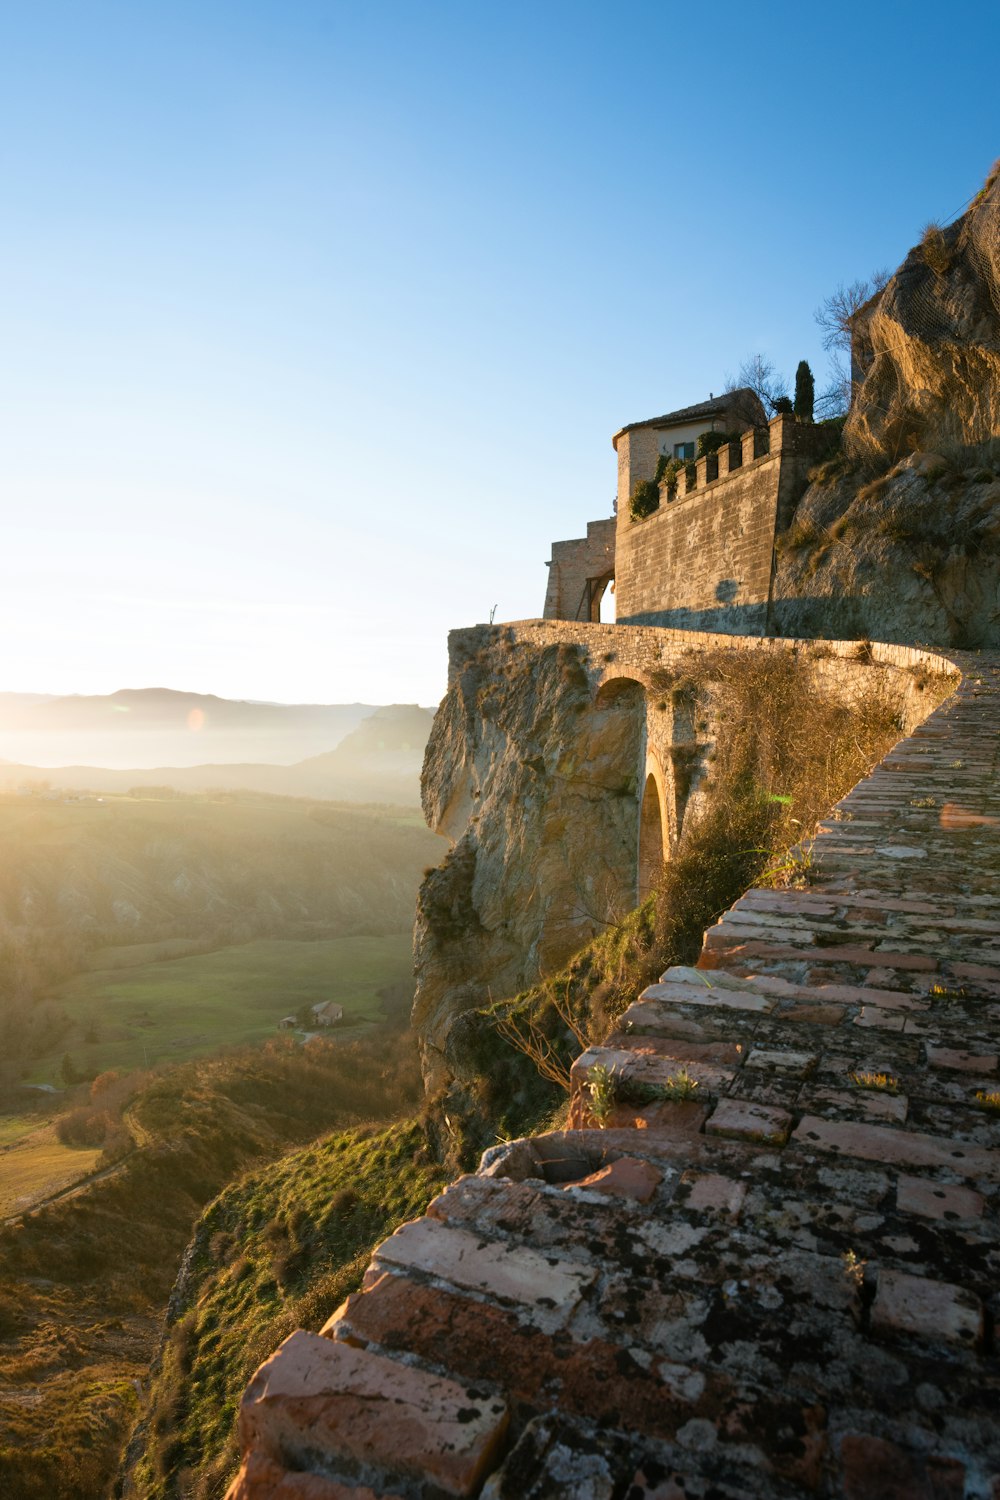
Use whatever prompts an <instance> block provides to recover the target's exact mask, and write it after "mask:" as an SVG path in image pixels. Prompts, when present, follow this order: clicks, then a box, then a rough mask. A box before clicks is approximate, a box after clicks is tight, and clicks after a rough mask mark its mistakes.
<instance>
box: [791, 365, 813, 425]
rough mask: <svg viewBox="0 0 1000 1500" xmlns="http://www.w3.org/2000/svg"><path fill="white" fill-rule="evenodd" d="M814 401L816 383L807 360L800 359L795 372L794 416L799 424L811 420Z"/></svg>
mask: <svg viewBox="0 0 1000 1500" xmlns="http://www.w3.org/2000/svg"><path fill="white" fill-rule="evenodd" d="M815 399H816V382H815V380H814V379H813V372H812V370H810V368H809V364H808V361H807V360H804V359H800V360H799V367H798V369H797V370H796V371H795V415H796V417H797V418H798V420H799V421H800V422H811V421H812V419H813V402H814V401H815Z"/></svg>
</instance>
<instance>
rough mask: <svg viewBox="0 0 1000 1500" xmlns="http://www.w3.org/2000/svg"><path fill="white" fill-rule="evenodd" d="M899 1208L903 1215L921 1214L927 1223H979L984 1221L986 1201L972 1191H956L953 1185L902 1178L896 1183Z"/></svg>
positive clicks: (925, 1178)
mask: <svg viewBox="0 0 1000 1500" xmlns="http://www.w3.org/2000/svg"><path fill="white" fill-rule="evenodd" d="M896 1206H897V1208H900V1209H902V1211H903V1213H907V1214H920V1215H921V1216H922V1217H923V1218H925V1219H978V1218H981V1217H982V1212H983V1197H982V1194H981V1193H977V1192H974V1191H973V1189H972V1188H964V1187H956V1186H955V1184H954V1183H950V1182H935V1181H934V1179H933V1178H930V1177H905V1176H903V1177H900V1178H898V1179H897V1182H896Z"/></svg>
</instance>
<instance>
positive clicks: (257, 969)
mask: <svg viewBox="0 0 1000 1500" xmlns="http://www.w3.org/2000/svg"><path fill="white" fill-rule="evenodd" d="M164 950H166V951H164ZM171 952H176V947H174V946H172V945H170V944H156V943H142V944H134V945H132V946H131V947H129V946H125V947H120V948H110V949H108V948H105V949H101V950H99V952H98V953H97V954H95V955H94V956H93V958H92V960H91V961H92V963H94V964H101V965H102V967H94V968H92V969H90V970H89V971H88V972H87V973H85V974H80V975H77V976H76V977H75V978H73V979H71V980H69V981H67V983H66V984H64V985H61V986H60V987H59V988H58V989H57V990H56V991H55V992H54V998H55V999H56V1000H57V1001H58V1002H59V1004H60V1005H61V1006H62V1007H63V1009H64V1010H65V1011H66V1013H67V1015H68V1016H69V1017H70V1019H71V1020H72V1021H73V1023H74V1025H73V1030H72V1032H71V1034H70V1036H69V1037H68V1038H66V1039H65V1041H64V1042H63V1043H62V1044H61V1045H60V1047H59V1050H58V1053H53V1054H52V1055H50V1056H47V1057H45V1058H43V1059H41V1060H40V1061H39V1062H38V1063H37V1064H36V1065H35V1067H34V1068H33V1069H32V1071H31V1073H30V1075H29V1081H30V1082H33V1083H55V1084H59V1083H60V1082H61V1078H60V1066H61V1062H62V1058H63V1056H64V1054H66V1053H68V1054H69V1056H70V1058H71V1059H72V1062H73V1065H74V1067H75V1068H76V1069H77V1071H78V1072H81V1073H84V1072H85V1073H87V1074H92V1073H95V1072H103V1071H104V1070H105V1069H106V1068H120V1069H123V1070H127V1069H131V1068H143V1067H152V1066H153V1065H154V1064H155V1063H159V1062H181V1061H184V1060H186V1059H188V1058H192V1057H200V1056H204V1055H206V1054H208V1053H211V1052H215V1051H216V1050H217V1049H218V1048H219V1047H225V1046H234V1045H243V1044H246V1043H248V1042H261V1041H264V1040H265V1039H266V1038H268V1037H273V1036H276V1035H278V1034H279V1033H278V1022H279V1021H280V1020H281V1018H282V1016H285V1015H287V1014H289V1013H290V1012H294V1011H296V1010H297V1009H298V1008H299V1006H300V1005H304V1004H310V1005H312V1004H316V1003H317V1002H319V1001H321V1000H335V1001H336V1002H337V1003H338V1004H339V1005H342V1006H343V1007H344V1013H345V1024H344V1025H343V1026H341V1027H338V1028H336V1029H335V1030H334V1031H332V1032H331V1033H330V1035H332V1036H341V1035H343V1034H344V1030H345V1027H346V1026H348V1025H349V1024H350V1023H351V1022H366V1021H374V1020H377V1019H379V1017H380V1015H381V1011H380V1007H379V1000H378V994H377V992H378V990H379V989H381V988H382V987H383V986H385V985H389V984H398V983H399V982H400V981H405V980H408V979H409V976H410V972H411V964H412V960H411V956H410V936H409V934H408V933H395V934H392V935H390V936H384V937H341V938H331V939H326V940H321V941H315V942H295V941H288V940H272V939H268V940H259V941H257V942H251V943H240V944H237V945H235V946H232V947H226V948H219V949H216V950H215V951H213V952H209V953H198V954H188V955H185V956H182V957H172V956H169V955H170V954H171Z"/></svg>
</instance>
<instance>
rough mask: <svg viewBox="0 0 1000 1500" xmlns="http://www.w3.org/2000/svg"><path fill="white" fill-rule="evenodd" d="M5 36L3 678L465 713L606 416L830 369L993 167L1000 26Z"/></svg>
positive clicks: (28, 32)
mask: <svg viewBox="0 0 1000 1500" xmlns="http://www.w3.org/2000/svg"><path fill="white" fill-rule="evenodd" d="M4 19H5V27H4V31H5V38H4V50H3V57H2V59H0V125H2V134H0V138H2V139H3V141H4V142H5V150H4V151H3V153H2V155H0V188H2V191H3V198H4V204H5V210H6V212H5V233H4V236H3V240H2V242H0V271H2V276H3V285H4V287H5V290H6V293H7V295H6V297H5V299H4V308H3V314H2V333H3V347H4V351H5V355H6V358H5V359H4V360H3V363H2V367H0V402H2V410H3V413H4V419H5V420H4V428H5V435H4V442H3V444H2V445H0V485H2V488H3V491H4V493H5V495H7V496H8V497H9V499H8V525H7V534H6V538H5V541H6V546H5V548H4V550H3V556H2V559H0V628H2V630H3V633H4V638H5V639H6V641H7V642H8V645H9V649H8V651H7V653H6V660H5V669H4V672H3V674H2V677H0V689H5V690H16V691H24V692H31V691H34V692H42V693H53V694H62V693H108V692H112V691H114V690H115V689H117V688H119V687H121V686H122V685H123V684H130V685H133V686H144V685H150V684H154V683H160V684H166V685H167V686H169V687H172V688H178V689H186V690H191V691H200V692H214V693H218V694H220V695H222V696H225V697H231V698H247V699H258V700H261V699H263V700H274V701H279V702H286V703H288V702H298V703H349V702H353V701H362V702H367V703H391V702H399V701H403V702H411V703H412V702H414V701H418V702H420V703H424V704H429V703H434V702H436V701H437V700H438V699H439V698H440V696H441V694H442V692H443V690H444V684H445V662H446V634H447V630H448V628H449V627H452V626H457V625H466V624H471V623H473V622H474V621H476V620H486V619H487V618H488V617H489V615H490V611H491V609H492V608H493V607H494V606H496V610H497V618H498V619H500V620H503V619H517V618H523V617H526V616H534V615H537V614H538V613H539V612H540V609H541V602H542V598H543V595H544V588H545V567H544V562H545V559H546V557H547V556H548V552H549V546H550V543H551V541H552V540H553V539H555V538H558V537H567V536H574V535H579V534H581V532H582V529H583V527H584V525H585V523H586V521H587V520H588V519H594V518H597V517H599V516H602V515H607V514H609V513H610V510H611V500H612V495H613V492H614V455H613V452H612V449H611V444H610V436H611V433H612V432H613V431H614V430H615V429H616V428H617V427H618V426H620V425H622V424H623V423H625V422H628V421H632V420H636V419H638V418H642V417H645V416H649V415H653V414H654V413H656V412H659V411H665V410H669V409H670V408H671V407H673V406H678V405H682V404H686V403H687V402H689V401H693V400H699V399H703V398H704V397H706V396H707V395H708V393H709V391H713V390H714V391H718V390H719V389H720V388H721V386H722V384H723V382H724V378H725V375H726V374H727V372H731V371H733V370H735V369H736V367H737V366H738V364H739V362H740V360H741V359H742V358H743V357H744V356H745V355H747V354H748V353H750V352H753V351H756V350H760V351H763V352H765V353H766V354H768V355H769V356H770V357H771V358H772V359H774V361H775V362H776V363H777V364H778V365H779V367H781V368H782V369H784V370H786V371H788V372H791V371H792V370H794V367H795V364H796V362H797V361H798V360H799V359H800V358H803V357H805V358H808V359H809V360H810V362H811V363H812V365H813V368H814V369H815V370H816V372H817V376H818V377H819V378H820V380H822V372H823V369H824V357H823V354H822V351H821V349H820V340H819V334H818V330H817V329H816V327H815V326H814V324H813V321H812V314H813V311H814V309H815V307H816V306H817V305H818V303H819V302H820V301H821V300H822V298H823V297H824V296H825V295H826V294H827V293H828V292H830V291H832V290H833V288H834V287H835V286H836V285H837V283H838V282H841V281H850V280H852V279H854V278H856V277H861V276H865V275H867V274H868V273H869V272H870V271H871V270H872V268H873V267H875V266H878V265H889V266H894V265H896V264H897V263H898V262H899V260H900V259H901V258H902V256H903V255H904V254H905V252H906V250H907V249H908V247H909V246H910V245H911V244H912V243H913V242H914V240H915V239H916V238H917V237H918V236H919V233H920V230H921V228H922V226H923V224H924V222H925V221H926V220H927V219H930V218H936V219H939V220H942V221H946V220H948V219H950V218H951V217H953V216H954V215H955V214H956V213H957V212H959V211H960V209H961V208H962V207H963V205H964V202H965V200H966V199H968V198H969V197H970V196H971V195H972V194H973V193H974V192H975V190H976V189H977V187H978V186H979V184H980V182H981V180H982V178H983V176H984V174H985V172H986V170H987V169H988V167H989V165H990V162H991V160H992V159H993V157H994V156H995V155H996V154H997V151H998V149H1000V148H998V143H997V140H996V137H995V134H994V133H993V132H995V119H994V113H995V112H994V108H993V99H994V97H995V87H994V80H993V76H992V75H993V71H994V62H993V59H994V55H995V51H996V48H995V45H991V44H995V43H996V42H997V41H1000V15H998V14H997V13H995V12H990V11H989V10H988V9H987V8H985V7H982V6H981V5H975V6H966V7H963V6H962V5H961V4H960V5H959V7H958V10H957V12H954V11H953V12H950V13H949V25H950V26H951V27H952V28H953V29H954V30H955V34H956V35H958V34H961V33H962V32H963V31H966V32H971V34H973V35H974V37H975V45H974V46H966V45H962V46H957V45H956V46H946V45H942V40H941V34H940V17H939V14H938V12H937V10H932V9H931V7H930V6H929V5H927V4H917V5H915V6H911V7H909V8H908V10H907V12H906V16H905V22H904V21H902V20H901V18H900V15H899V14H898V13H897V12H896V8H895V7H885V8H883V9H882V10H881V11H880V10H878V9H873V8H872V7H870V6H864V7H862V6H861V5H860V4H858V3H854V0H852V3H848V4H846V5H844V6H841V7H840V8H839V9H838V11H837V13H836V16H833V15H832V14H830V13H827V12H825V11H816V10H810V9H809V8H803V7H801V6H798V5H796V6H792V5H790V4H779V5H778V6H777V7H772V8H771V9H770V10H769V11H768V13H767V16H766V18H765V17H764V16H763V15H761V16H760V17H758V18H755V17H753V16H749V17H748V15H747V13H746V11H745V8H743V7H737V6H736V5H735V4H733V3H732V0H723V3H721V4H719V5H717V6H716V7H714V8H713V11H712V13H711V18H710V20H705V19H701V18H698V19H694V20H693V19H692V17H691V15H690V13H689V12H687V11H684V10H681V9H679V8H677V7H668V6H663V5H657V4H653V3H627V4H625V5H624V6H616V7H614V8H612V7H610V6H607V5H602V4H589V5H588V4H573V5H570V4H568V3H564V0H551V3H550V4H548V5H546V6H545V7H538V6H535V5H531V4H528V3H526V0H514V3H511V4H508V5H506V6H505V7H503V8H502V9H499V10H498V9H496V8H492V9H490V8H483V7H471V6H468V5H463V4H460V3H451V0H445V3H436V4H434V5H433V6H430V7H428V6H427V5H418V4H416V3H415V0H398V3H391V4H390V3H387V0H381V3H376V4H374V5H371V6H367V7H360V6H357V5H354V4H349V3H346V0H337V3H327V0H296V4H295V5H294V6H291V7H289V6H288V5H286V4H280V3H278V0H256V3H255V0H248V3H240V4H236V3H235V0H219V3H216V4H213V5H212V6H209V7H206V6H204V5H196V4H195V3H193V0H177V3H175V4H173V5H171V6H169V7H168V6H165V5H159V6H157V5H154V6H151V7H140V8H137V7H135V6H134V5H131V4H128V3H124V0H115V3H112V0H94V3H93V4H90V5H88V6H86V7H81V6H79V5H77V4H73V3H70V0H38V3H36V4H34V5H32V6H23V7H9V8H8V10H7V13H6V14H5V18H4ZM918 79H926V80H933V94H934V98H935V101H938V102H937V103H936V104H935V107H933V108H929V107H928V108H920V107H916V106H915V101H916V98H917V85H916V83H915V80H918ZM873 80H877V83H876V82H873ZM927 87H928V88H930V87H931V85H930V83H929V82H928V84H927ZM15 143H16V144H15Z"/></svg>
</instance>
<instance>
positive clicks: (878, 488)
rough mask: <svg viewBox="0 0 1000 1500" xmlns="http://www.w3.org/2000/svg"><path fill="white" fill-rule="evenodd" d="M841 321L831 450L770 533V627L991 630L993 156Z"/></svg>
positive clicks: (945, 635) (998, 551)
mask: <svg viewBox="0 0 1000 1500" xmlns="http://www.w3.org/2000/svg"><path fill="white" fill-rule="evenodd" d="M853 333H854V366H855V375H856V377H859V378H858V379H857V380H856V386H855V393H854V400H853V404H852V407H851V411H850V414H849V416H848V418H847V422H846V424H845V428H844V451H843V453H842V454H841V455H840V456H839V457H838V458H836V459H835V460H833V461H832V462H830V463H827V464H824V465H821V466H819V468H818V469H816V470H813V471H812V474H811V476H810V478H811V480H812V482H811V483H810V485H809V487H808V489H807V490H806V492H805V494H804V495H803V497H802V499H801V500H800V502H799V504H798V506H797V508H796V510H795V514H794V516H793V517H792V519H791V524H790V525H789V526H788V528H787V530H786V531H785V532H784V533H783V534H781V535H779V536H778V538H777V545H776V555H777V562H776V568H775V571H774V576H773V579H772V591H771V593H772V598H771V628H772V629H774V630H776V631H779V632H781V633H783V634H785V635H817V636H823V635H833V636H845V635H864V636H868V637H870V638H872V639H877V640H884V641H908V642H914V643H923V644H931V645H942V646H952V647H956V646H957V647H991V646H995V645H997V644H1000V170H997V169H995V170H994V173H993V174H992V175H991V177H990V178H989V180H988V181H987V184H986V186H985V187H984V188H983V190H982V192H981V193H980V194H979V195H978V197H977V199H976V201H975V202H974V204H973V206H972V207H971V208H970V209H969V211H968V213H966V214H965V215H964V216H963V217H962V218H961V219H959V220H958V221H957V222H956V223H955V224H952V225H951V226H949V227H948V228H947V229H939V228H936V227H933V226H931V227H929V228H928V229H927V230H926V231H925V233H924V236H923V239H922V240H921V242H920V244H918V245H916V246H914V248H913V249H912V250H911V251H910V253H909V255H908V256H907V257H906V259H905V261H904V262H903V264H902V265H901V266H900V268H899V270H898V271H897V272H896V274H895V275H894V276H893V277H892V278H891V280H890V281H889V282H888V284H887V286H886V287H885V290H884V291H883V292H882V293H881V294H880V295H879V296H878V297H876V298H874V299H873V300H872V301H871V302H870V303H869V304H868V305H867V306H866V307H865V308H863V309H862V310H861V312H860V313H858V314H857V316H856V318H855V325H854V330H853Z"/></svg>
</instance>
